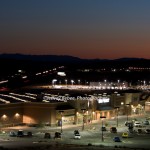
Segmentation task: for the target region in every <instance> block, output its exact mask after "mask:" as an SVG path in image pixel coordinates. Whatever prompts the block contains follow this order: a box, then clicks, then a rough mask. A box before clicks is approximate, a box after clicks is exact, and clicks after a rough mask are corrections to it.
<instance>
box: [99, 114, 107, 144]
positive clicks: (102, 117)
mask: <svg viewBox="0 0 150 150" xmlns="http://www.w3.org/2000/svg"><path fill="white" fill-rule="evenodd" d="M100 118H101V119H102V128H101V131H102V142H103V141H104V134H103V119H104V118H106V116H100Z"/></svg>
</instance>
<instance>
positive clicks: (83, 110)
mask: <svg viewBox="0 0 150 150" xmlns="http://www.w3.org/2000/svg"><path fill="white" fill-rule="evenodd" d="M81 110H82V114H83V124H82V131H83V130H84V112H85V109H81Z"/></svg>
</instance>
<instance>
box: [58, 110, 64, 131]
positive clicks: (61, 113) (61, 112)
mask: <svg viewBox="0 0 150 150" xmlns="http://www.w3.org/2000/svg"><path fill="white" fill-rule="evenodd" d="M59 112H60V115H61V133H62V132H63V128H62V126H63V112H64V111H62V110H61V111H59Z"/></svg>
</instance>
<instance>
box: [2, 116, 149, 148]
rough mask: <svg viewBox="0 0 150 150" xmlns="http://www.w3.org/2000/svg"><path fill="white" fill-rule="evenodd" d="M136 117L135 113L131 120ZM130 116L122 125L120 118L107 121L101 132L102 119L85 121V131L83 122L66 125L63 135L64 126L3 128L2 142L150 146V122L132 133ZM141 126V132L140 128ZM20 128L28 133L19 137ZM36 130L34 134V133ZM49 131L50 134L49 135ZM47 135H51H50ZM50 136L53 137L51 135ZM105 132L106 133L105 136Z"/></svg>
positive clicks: (9, 145) (136, 128)
mask: <svg viewBox="0 0 150 150" xmlns="http://www.w3.org/2000/svg"><path fill="white" fill-rule="evenodd" d="M132 119H133V116H132V117H131V118H130V120H132ZM136 119H137V120H138V121H139V122H140V123H141V124H142V122H144V120H145V117H144V116H136ZM125 121H126V117H120V118H119V126H118V127H116V118H112V119H110V120H105V121H104V125H107V126H105V127H106V131H103V132H102V131H101V127H102V125H101V121H100V120H99V121H95V122H93V123H91V124H85V125H84V130H82V124H80V125H64V126H62V130H63V132H62V134H61V138H54V137H55V133H56V132H61V127H49V126H46V127H39V128H37V127H29V126H17V127H9V128H3V129H1V130H2V131H1V134H0V141H1V145H3V146H4V147H18V146H27V145H30V146H31V145H33V146H35V145H37V144H40V145H41V144H44V145H47V144H56V143H57V144H58V143H60V144H73V145H74V144H77V145H89V144H90V145H95V146H98V145H103V146H112V147H114V146H122V147H135V148H136V147H138V148H139V147H141V148H149V146H150V143H149V139H150V134H148V133H146V132H145V130H146V129H150V125H143V124H142V126H140V127H134V128H133V131H134V132H132V133H129V132H128V131H129V130H128V127H127V126H125V125H124V124H125ZM111 127H116V128H117V132H116V133H111V132H110V128H111ZM139 129H140V132H138V130H139ZM19 130H22V131H23V134H24V135H21V136H18V135H17V133H18V131H19ZM74 130H78V131H79V134H80V138H75V135H74ZM10 131H11V132H14V133H16V135H14V136H12V135H10ZM31 133H32V135H31ZM47 133H48V134H47ZM123 133H127V134H128V136H127V137H125V138H123V137H122V135H123ZM46 134H47V136H46ZM49 135H50V136H49ZM102 135H103V136H102ZM114 137H119V138H120V140H121V142H115V141H114V140H113V138H114Z"/></svg>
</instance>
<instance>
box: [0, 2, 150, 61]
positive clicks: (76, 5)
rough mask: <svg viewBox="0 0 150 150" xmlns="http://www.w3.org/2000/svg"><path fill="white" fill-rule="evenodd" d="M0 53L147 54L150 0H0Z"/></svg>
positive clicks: (109, 56) (112, 56)
mask: <svg viewBox="0 0 150 150" xmlns="http://www.w3.org/2000/svg"><path fill="white" fill-rule="evenodd" d="M0 53H22V54H35V55H40V54H42V55H46V54H48V55H72V56H76V57H80V58H100V59H115V58H121V57H138V58H148V59H150V0H0Z"/></svg>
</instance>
